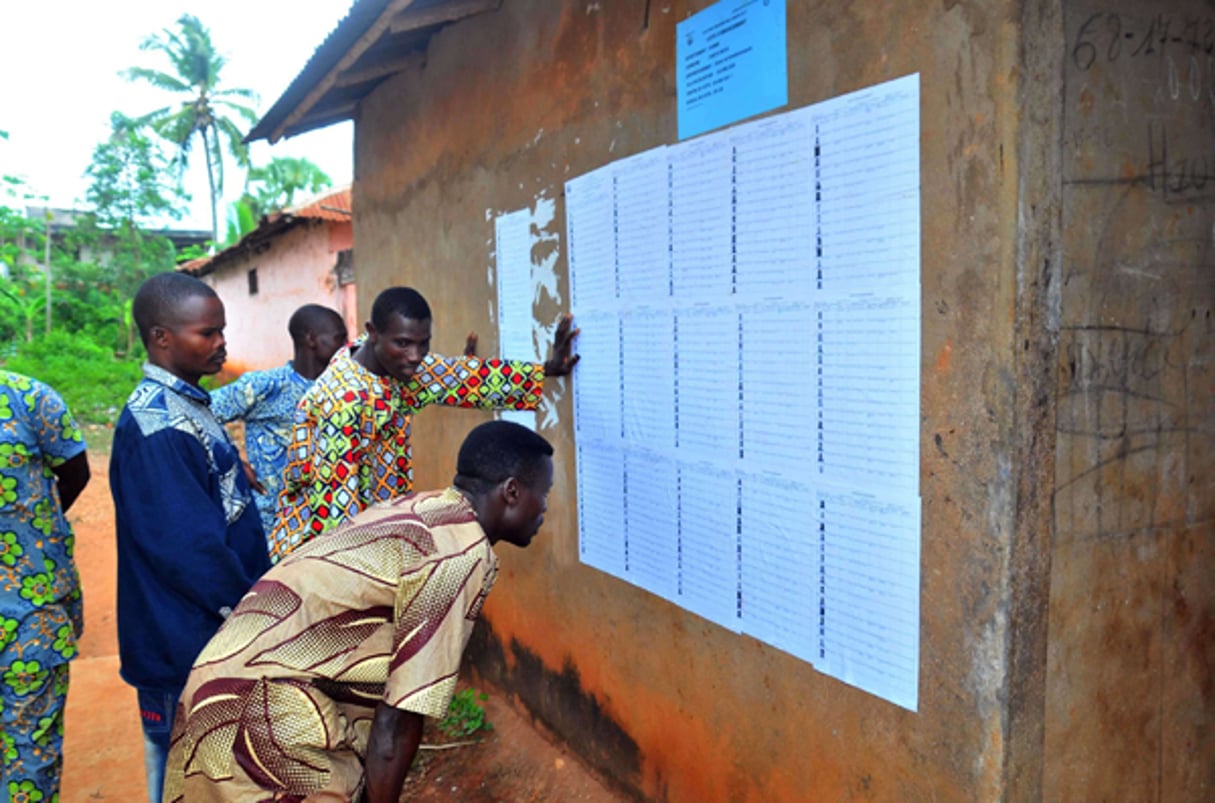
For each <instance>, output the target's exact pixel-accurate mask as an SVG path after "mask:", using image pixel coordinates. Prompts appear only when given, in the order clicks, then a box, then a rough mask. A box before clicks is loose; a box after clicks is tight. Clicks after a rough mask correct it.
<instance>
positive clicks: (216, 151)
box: [125, 14, 257, 243]
mask: <svg viewBox="0 0 1215 803" xmlns="http://www.w3.org/2000/svg"><path fill="white" fill-rule="evenodd" d="M139 47H140V49H141V50H149V51H156V52H160V53H163V54H164V55H165V56H167V57H168V59H169V62H170V64H171V65H172V70H171V71H170V72H164V71H162V70H156V69H151V68H148V67H132V68H131V69H129V70H127V71H126V73H125V74H126V77H127V79H128V80H131V81H147V82H148V83H150V84H152V85H153V86H155V87H158V88H160V89H164V90H167V91H170V92H176V93H179V94H182V95H186V96H187V97H186V98H184V99H183V100H182V101H181V103H180V104H178V105H177V106H165V107H164V108H162V109H157V110H155V111H153V112H149V113H148V114H145V115H143V116H142V117H140V118H138V119H137V121H136V122H138V123H139V124H140V125H147V126H150V127H151V128H152V130H153V131H155V132H156V133H157V134H159V135H160V136H162V137H164V138H165V139H167V140H168V141H170V142H172V143H173V144H174V145H176V146H177V152H178V159H179V164H180V166H181V167H183V168H184V167H185V165H186V163H187V161H188V159H189V156H190V149H191V146H192V145H193V144H194V139H195V135H197V136H198V138H200V139H201V140H202V147H203V155H204V156H205V157H206V160H207V182H208V184H209V189H210V192H211V195H210V198H211V232H212V235H213V237H214V241H215V242H217V243H218V242H219V214H218V209H217V207H218V204H219V196H220V194H221V193H222V192H223V186H224V155H223V147H222V146H223V144H224V143H225V142H226V143H227V145H228V150H229V151H230V152H231V153H232V156H233V157H234V158H235V159H236V162H237V164H239V165H241V166H246V165H248V162H249V155H248V150H247V149H246V148H245V145H244V143H243V142H241V140H242V138H243V134H242V133H241V130H240V128H239V126H237V124H236V123H235V122H233V120H232V118H231V117H229V116H228V115H229V114H236V115H237V116H239V117H240V118H243V119H244V120H245V121H246V122H248V123H253V122H256V121H257V112H255V111H254V110H253V109H252V108H250V107H249V106H246V105H244V104H243V103H240V102H239V101H238V100H234V98H240V99H244V100H249V101H252V102H253V103H256V102H257V95H256V94H255V93H254V92H253V91H252V90H249V89H221V88H220V76H219V74H220V71H221V70H222V69H223V66H224V64H226V63H227V59H225V58H224V57H223V56H221V55H220V54H219V53H217V52H216V50H215V45H214V44H212V42H211V31H210V30H208V29H207V28H206V27H205V26H204V25H203V24H202V23H201V22H200V21H199V20H198V18H197V17H195V16H192V15H190V14H183V15H182V17H181V18H180V19H179V20H177V28H176V29H170V28H165V29H164V30H162V31H161V32H160V33H159V34H153V35H152V36H149V37H148V38H147V39H145V40H144V41H143V43H142V44H140V46H139Z"/></svg>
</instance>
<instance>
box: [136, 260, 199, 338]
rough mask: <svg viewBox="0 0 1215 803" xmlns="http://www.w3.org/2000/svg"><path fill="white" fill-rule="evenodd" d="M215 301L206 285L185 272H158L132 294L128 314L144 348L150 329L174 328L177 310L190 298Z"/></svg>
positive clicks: (149, 336)
mask: <svg viewBox="0 0 1215 803" xmlns="http://www.w3.org/2000/svg"><path fill="white" fill-rule="evenodd" d="M200 296H201V297H203V298H218V297H219V296H217V295H216V294H215V291H214V290H212V289H211V287H210V285H208V284H207V283H206V282H203V281H200V280H198V279H196V278H194V277H193V276H190V275H189V274H186V273H158V274H156V275H155V276H152V277H151V278H149V279H148V280H146V281H145V282H144V283H143V284H141V285H140V286H139V289H138V290H137V291H135V300H134V301H132V302H131V315H132V316H134V318H135V325H136V326H138V327H139V337H140V339H141V340H143V345H144V347H145V348H146V347H147V345H148V340H149V338H151V336H152V327H154V326H163V327H165V328H166V329H172V328H173V327H174V326H176V325H177V310H178V309H179V308H180V307H181V305H182V304H183V303H184V302H185V301H186V300H187V299H191V298H197V297H200Z"/></svg>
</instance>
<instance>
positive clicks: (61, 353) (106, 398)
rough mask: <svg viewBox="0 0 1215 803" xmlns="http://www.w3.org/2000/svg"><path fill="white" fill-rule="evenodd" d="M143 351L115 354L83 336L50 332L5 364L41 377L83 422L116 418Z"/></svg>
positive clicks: (137, 373) (20, 349) (24, 346)
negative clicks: (135, 353)
mask: <svg viewBox="0 0 1215 803" xmlns="http://www.w3.org/2000/svg"><path fill="white" fill-rule="evenodd" d="M141 359H142V352H141V353H140V354H139V355H133V356H131V357H129V358H127V359H121V360H120V359H116V358H115V357H114V356H113V350H112V349H110V348H107V347H105V346H101V345H98V344H97V343H95V342H93V341H92V340H91V339H90V338H88V337H87V336H85V335H70V334H67V333H66V332H51V333H50V334H49V335H41V336H39V337H37V338H35V339H34V340H33V341H31V342H29V343H22V344H21V345H19V346H18V347H17V352H16V354H14V355H12V356H11V357H8V359H6V360H5V362H4V367H5V368H7V369H8V370H10V371H16V372H17V373H19V374H25V375H26V376H32V377H34V378H35V379H39V380H41V381H43V382H45V383H47V384H48V385H50V386H51V387H53V388H55V390H57V391H59V394H60V395H61V396H63V399H64V401H66V402H67V405H68V408H69V409H70V410H71V411H72V413H73V414H75V416H76V419H77V420H78V421H80V422H81V423H91V424H105V423H113V422H114V421H115V420H116V419H117V418H118V413H119V412H120V411H121V410H122V406H123V404H125V403H126V400H127V396H129V395H130V394H131V391H132V390H134V388H135V385H136V384H138V383H139V380H140V378H141V377H142V376H143V374H142V372H141V370H140V364H141Z"/></svg>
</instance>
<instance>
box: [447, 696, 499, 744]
mask: <svg viewBox="0 0 1215 803" xmlns="http://www.w3.org/2000/svg"><path fill="white" fill-rule="evenodd" d="M488 699H489V695H488V694H485V693H484V692H478V691H477V690H476V689H472V688H469V689H463V690H462V691H458V692H456V694H455V696H454V697H452V698H451V705H449V706H447V716H445V717H443V719H442V720H440V721H439V730H441V731H443V733H445V734H447V736H448V737H449V738H451V739H463V738H467V737H469V736H475V735H477V734H478V733H481V732H483V731H492V730H493V729H494V726H493V723H492V722H490V721H489V720H488V719H486V718H485V708H484V706H482V705H481V703H483V702H485V701H486V700H488Z"/></svg>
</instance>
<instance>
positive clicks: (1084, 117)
mask: <svg viewBox="0 0 1215 803" xmlns="http://www.w3.org/2000/svg"><path fill="white" fill-rule="evenodd" d="M1065 9H1066V15H1065V22H1066V39H1065V45H1064V54H1065V58H1064V60H1063V71H1062V75H1063V91H1062V92H1061V93H1060V94H1061V96H1062V97H1063V99H1064V107H1063V109H1062V119H1063V124H1062V125H1061V131H1062V148H1061V154H1062V155H1061V160H1060V162H1061V171H1060V173H1061V176H1062V197H1063V204H1062V217H1061V227H1062V240H1061V244H1062V252H1063V253H1064V254H1065V258H1064V259H1063V261H1062V264H1061V270H1060V271H1059V272H1058V274H1057V278H1058V280H1059V282H1060V292H1059V309H1058V313H1057V314H1058V322H1059V328H1060V335H1059V348H1058V352H1057V354H1056V355H1055V359H1054V361H1053V362H1054V365H1055V367H1056V370H1057V373H1056V377H1057V379H1056V382H1055V389H1056V393H1057V403H1058V412H1057V419H1056V420H1057V435H1056V442H1057V449H1056V454H1057V461H1056V466H1055V514H1054V549H1053V559H1052V565H1051V584H1050V589H1051V590H1050V628H1049V630H1050V646H1049V660H1048V664H1047V701H1048V706H1047V718H1046V731H1045V732H1046V753H1047V755H1048V756H1050V757H1051V761H1050V762H1049V763H1048V765H1047V774H1046V784H1045V788H1046V790H1047V793H1048V794H1047V797H1048V798H1051V799H1057V800H1064V799H1077V798H1081V797H1083V798H1088V799H1106V800H1113V799H1119V798H1121V799H1127V798H1128V797H1134V798H1136V799H1140V800H1198V799H1206V800H1210V799H1212V798H1215V750H1213V748H1215V722H1213V721H1212V715H1213V714H1215V700H1213V695H1215V677H1213V676H1212V668H1213V667H1215V584H1213V583H1212V578H1215V542H1213V531H1215V321H1213V320H1212V317H1211V316H1212V306H1213V305H1215V253H1213V251H1212V249H1213V246H1215V241H1213V238H1212V227H1213V225H1215V9H1213V8H1212V6H1211V4H1210V3H1203V2H1197V1H1196V0H1194V1H1184V0H1173V1H1172V2H1146V1H1145V0H1139V1H1138V2H1133V1H1132V0H1105V2H1099V3H1090V2H1085V3H1079V2H1069V3H1066V4H1065ZM1128 790H1134V791H1133V792H1130V793H1129V794H1128Z"/></svg>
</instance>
